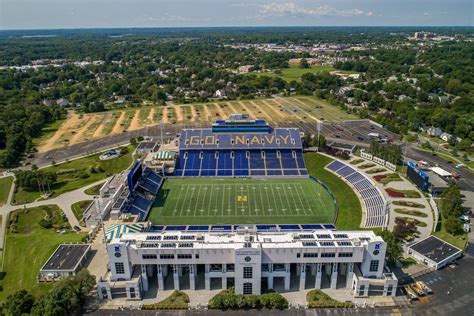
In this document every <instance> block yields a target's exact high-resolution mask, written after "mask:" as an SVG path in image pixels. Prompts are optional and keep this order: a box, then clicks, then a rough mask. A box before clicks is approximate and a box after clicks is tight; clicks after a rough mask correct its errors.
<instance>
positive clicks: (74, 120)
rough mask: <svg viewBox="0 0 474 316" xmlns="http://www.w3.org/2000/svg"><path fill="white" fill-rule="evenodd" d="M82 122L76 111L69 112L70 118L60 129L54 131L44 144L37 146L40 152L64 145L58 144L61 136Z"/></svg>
mask: <svg viewBox="0 0 474 316" xmlns="http://www.w3.org/2000/svg"><path fill="white" fill-rule="evenodd" d="M80 123H81V119H80V118H79V115H78V114H76V113H71V112H70V113H69V114H68V119H67V120H66V121H64V123H63V124H62V125H61V126H60V127H59V129H58V130H57V131H56V133H54V134H53V135H52V136H51V137H50V138H48V139H45V141H44V142H43V143H42V144H39V145H38V146H37V148H36V149H37V150H38V152H45V151H49V150H52V149H55V148H59V147H62V146H63V145H61V144H58V142H59V140H60V138H62V137H63V136H64V134H65V133H67V132H69V131H71V130H73V129H75V128H76V126H78V125H79V124H80Z"/></svg>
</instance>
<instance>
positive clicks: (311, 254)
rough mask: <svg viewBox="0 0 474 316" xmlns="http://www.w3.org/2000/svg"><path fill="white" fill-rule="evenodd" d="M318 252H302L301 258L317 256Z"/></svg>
mask: <svg viewBox="0 0 474 316" xmlns="http://www.w3.org/2000/svg"><path fill="white" fill-rule="evenodd" d="M317 257H318V253H317V252H306V253H304V254H303V258H317Z"/></svg>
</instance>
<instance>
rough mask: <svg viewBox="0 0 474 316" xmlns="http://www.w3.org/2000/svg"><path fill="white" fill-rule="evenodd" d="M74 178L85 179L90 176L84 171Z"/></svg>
mask: <svg viewBox="0 0 474 316" xmlns="http://www.w3.org/2000/svg"><path fill="white" fill-rule="evenodd" d="M76 177H77V178H79V179H87V178H89V177H90V175H89V174H88V173H87V172H85V171H81V172H78V173H77V174H76Z"/></svg>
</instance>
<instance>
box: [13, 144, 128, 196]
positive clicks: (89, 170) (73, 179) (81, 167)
mask: <svg viewBox="0 0 474 316" xmlns="http://www.w3.org/2000/svg"><path fill="white" fill-rule="evenodd" d="M133 150H134V147H133V146H128V153H127V154H125V155H123V156H121V157H118V158H115V159H110V160H100V159H99V156H100V155H101V154H102V153H98V154H94V155H92V156H88V157H84V158H80V159H76V160H72V161H69V162H65V163H62V164H58V165H55V166H52V167H47V168H44V169H41V170H42V171H44V172H56V174H57V175H58V180H57V182H56V183H55V184H54V185H53V186H52V187H51V190H52V191H53V194H52V195H51V197H56V196H58V195H60V194H63V193H65V192H69V191H73V190H76V189H79V188H82V187H84V186H86V185H88V184H91V183H94V182H97V181H100V180H102V179H105V178H107V177H110V176H112V175H114V174H116V173H119V172H120V171H122V170H124V169H126V168H128V167H129V166H130V164H131V163H132V152H133ZM38 198H40V192H38V191H26V190H24V189H22V188H19V189H18V192H16V193H15V195H14V196H13V200H14V202H15V203H16V204H21V203H29V202H33V201H35V200H36V199H38Z"/></svg>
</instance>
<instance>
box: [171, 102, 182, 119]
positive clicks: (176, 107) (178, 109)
mask: <svg viewBox="0 0 474 316" xmlns="http://www.w3.org/2000/svg"><path fill="white" fill-rule="evenodd" d="M173 107H174V113H175V114H176V121H177V122H182V121H184V116H183V109H182V108H181V106H179V105H174V106H173Z"/></svg>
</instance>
